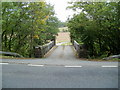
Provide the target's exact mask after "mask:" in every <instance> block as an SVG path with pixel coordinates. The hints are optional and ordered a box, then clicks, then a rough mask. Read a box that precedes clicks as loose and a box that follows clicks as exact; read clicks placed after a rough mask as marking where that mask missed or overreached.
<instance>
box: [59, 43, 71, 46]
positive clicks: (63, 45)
mask: <svg viewBox="0 0 120 90" xmlns="http://www.w3.org/2000/svg"><path fill="white" fill-rule="evenodd" d="M61 45H62V46H65V45H72V43H71V42H68V43H64V44H61Z"/></svg>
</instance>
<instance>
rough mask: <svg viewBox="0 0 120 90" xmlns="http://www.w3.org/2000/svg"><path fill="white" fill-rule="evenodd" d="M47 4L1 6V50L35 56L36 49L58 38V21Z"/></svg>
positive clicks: (10, 3) (8, 4)
mask: <svg viewBox="0 0 120 90" xmlns="http://www.w3.org/2000/svg"><path fill="white" fill-rule="evenodd" d="M53 8H54V7H53V6H51V5H50V4H46V3H45V2H2V35H1V37H2V50H3V51H11V52H17V53H19V54H21V55H23V56H25V57H32V56H33V49H34V47H35V46H36V45H43V44H45V43H47V42H49V41H50V40H52V39H54V38H55V35H56V34H57V32H58V18H57V17H55V15H54V14H55V12H54V9H53Z"/></svg>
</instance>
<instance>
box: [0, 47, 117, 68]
mask: <svg viewBox="0 0 120 90" xmlns="http://www.w3.org/2000/svg"><path fill="white" fill-rule="evenodd" d="M2 62H3V63H4V62H5V63H8V62H9V63H18V64H19V63H20V64H43V65H74V66H77V65H82V66H84V65H85V66H96V65H97V66H118V62H107V61H104V62H99V61H85V60H80V59H78V58H76V56H75V51H74V49H73V46H58V47H57V48H56V49H55V50H54V51H53V52H51V54H50V56H48V57H47V58H42V59H40V58H38V59H3V60H2Z"/></svg>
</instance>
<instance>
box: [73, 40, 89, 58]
mask: <svg viewBox="0 0 120 90" xmlns="http://www.w3.org/2000/svg"><path fill="white" fill-rule="evenodd" d="M72 44H73V46H74V48H75V50H76V52H77V55H78V57H79V58H87V57H88V51H87V49H86V48H85V45H84V44H79V43H78V42H76V41H75V40H74V41H73V43H72Z"/></svg>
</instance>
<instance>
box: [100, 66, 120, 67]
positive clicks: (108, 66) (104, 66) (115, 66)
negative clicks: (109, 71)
mask: <svg viewBox="0 0 120 90" xmlns="http://www.w3.org/2000/svg"><path fill="white" fill-rule="evenodd" d="M102 67H118V66H102Z"/></svg>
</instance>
